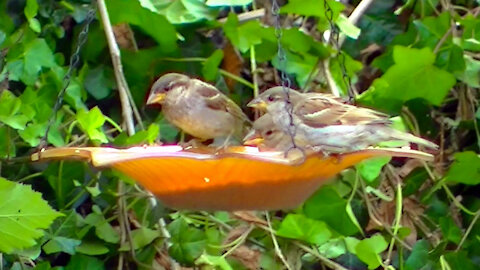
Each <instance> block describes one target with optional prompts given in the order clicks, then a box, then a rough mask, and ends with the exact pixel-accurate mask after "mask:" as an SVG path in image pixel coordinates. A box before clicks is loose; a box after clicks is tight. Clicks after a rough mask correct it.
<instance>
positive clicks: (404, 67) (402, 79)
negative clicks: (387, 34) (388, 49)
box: [358, 46, 455, 112]
mask: <svg viewBox="0 0 480 270" xmlns="http://www.w3.org/2000/svg"><path fill="white" fill-rule="evenodd" d="M393 58H394V61H395V64H394V65H393V66H392V67H390V68H389V69H388V70H387V72H386V73H385V74H384V75H383V76H382V77H381V78H379V79H376V80H375V81H374V82H373V84H372V86H371V87H370V88H369V89H368V90H367V91H365V92H364V93H362V94H361V95H360V96H359V98H358V101H359V102H361V103H363V104H366V105H369V106H373V107H377V108H380V109H384V110H387V111H391V112H399V110H400V108H401V106H402V104H403V102H405V101H407V100H410V99H414V98H424V99H426V100H428V101H430V103H431V104H433V105H440V104H441V103H442V101H443V100H444V98H445V96H446V95H447V93H448V91H450V88H451V87H452V86H453V85H454V84H455V77H454V76H453V75H452V74H450V73H448V72H446V71H444V70H441V69H439V68H437V67H436V66H434V65H433V63H434V62H435V54H433V53H432V52H431V50H430V49H428V48H423V49H412V48H406V47H401V46H396V47H395V48H394V51H393Z"/></svg>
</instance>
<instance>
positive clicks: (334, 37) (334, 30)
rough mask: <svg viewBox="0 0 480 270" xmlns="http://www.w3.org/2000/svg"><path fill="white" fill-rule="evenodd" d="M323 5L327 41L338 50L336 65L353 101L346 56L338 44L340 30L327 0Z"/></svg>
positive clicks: (350, 99)
mask: <svg viewBox="0 0 480 270" xmlns="http://www.w3.org/2000/svg"><path fill="white" fill-rule="evenodd" d="M323 5H324V8H325V17H326V18H327V20H328V24H329V26H330V38H329V42H331V43H332V44H333V47H334V48H335V49H336V50H337V52H338V55H337V57H338V65H339V66H340V71H341V72H342V80H343V83H344V84H345V86H346V87H347V94H348V97H349V101H350V102H353V101H354V96H355V94H354V92H353V87H352V80H351V78H350V76H349V75H348V73H347V68H346V65H345V62H346V60H347V59H346V57H345V54H344V53H343V52H342V50H341V48H340V45H339V39H340V31H339V29H338V27H337V26H336V25H335V23H334V22H333V10H332V8H331V7H330V4H329V3H328V1H327V0H324V1H323Z"/></svg>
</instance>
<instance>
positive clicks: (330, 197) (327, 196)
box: [303, 186, 358, 236]
mask: <svg viewBox="0 0 480 270" xmlns="http://www.w3.org/2000/svg"><path fill="white" fill-rule="evenodd" d="M346 208H347V201H346V200H345V199H343V198H342V197H340V195H339V194H338V192H337V191H336V190H335V189H334V188H333V187H332V186H324V187H322V188H321V189H320V190H318V191H317V192H316V193H315V194H314V195H313V196H312V197H310V198H309V199H308V200H307V201H306V202H305V204H304V205H303V210H304V212H305V215H306V216H307V217H309V218H312V219H316V220H322V221H324V222H326V223H327V224H328V226H329V227H330V228H335V230H336V231H338V232H339V233H341V234H343V235H347V236H348V235H352V234H355V233H357V232H358V229H357V227H356V226H355V224H354V223H353V222H352V220H351V219H350V217H349V215H348V213H347V211H346Z"/></svg>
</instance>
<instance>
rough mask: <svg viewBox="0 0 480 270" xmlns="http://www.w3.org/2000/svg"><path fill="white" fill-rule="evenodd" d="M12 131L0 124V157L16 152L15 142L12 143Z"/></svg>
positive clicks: (12, 154) (12, 155)
mask: <svg viewBox="0 0 480 270" xmlns="http://www.w3.org/2000/svg"><path fill="white" fill-rule="evenodd" d="M0 106H1V105H0ZM12 135H13V132H12V131H11V130H10V128H9V127H7V126H3V125H1V126H0V158H7V157H14V156H15V153H16V150H15V149H16V148H15V144H12V143H11V141H12V138H11V136H12Z"/></svg>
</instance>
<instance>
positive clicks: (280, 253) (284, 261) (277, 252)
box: [265, 211, 292, 270]
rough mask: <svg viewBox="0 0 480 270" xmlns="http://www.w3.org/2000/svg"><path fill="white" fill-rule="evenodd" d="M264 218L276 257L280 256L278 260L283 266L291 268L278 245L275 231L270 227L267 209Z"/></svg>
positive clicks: (289, 269)
mask: <svg viewBox="0 0 480 270" xmlns="http://www.w3.org/2000/svg"><path fill="white" fill-rule="evenodd" d="M265 218H266V219H267V224H268V228H269V229H270V230H269V231H270V235H271V237H272V242H273V246H274V247H275V253H276V254H277V256H278V258H280V260H281V261H282V263H283V264H284V265H285V267H286V268H287V269H288V270H291V269H292V268H291V267H290V265H289V264H288V262H287V260H286V259H285V257H284V256H283V253H282V250H281V249H280V246H279V245H278V242H277V238H276V237H275V233H274V231H273V228H272V223H271V222H270V215H269V214H268V211H265Z"/></svg>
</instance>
